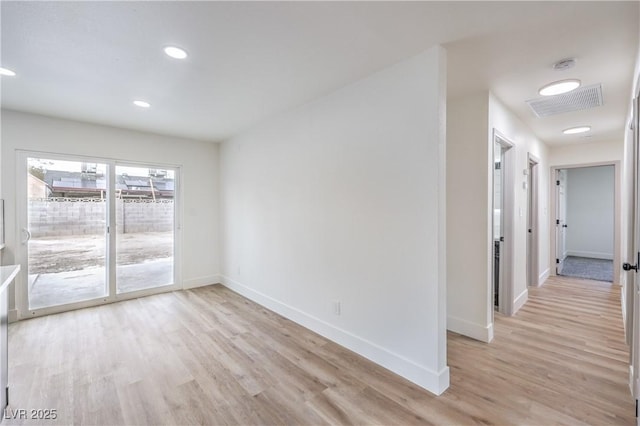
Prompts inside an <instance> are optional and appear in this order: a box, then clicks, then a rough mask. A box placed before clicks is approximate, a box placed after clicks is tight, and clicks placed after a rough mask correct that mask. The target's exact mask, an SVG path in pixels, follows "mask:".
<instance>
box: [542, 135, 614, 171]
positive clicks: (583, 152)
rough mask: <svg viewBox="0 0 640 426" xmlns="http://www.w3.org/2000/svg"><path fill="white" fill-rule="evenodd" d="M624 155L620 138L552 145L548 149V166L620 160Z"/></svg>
mask: <svg viewBox="0 0 640 426" xmlns="http://www.w3.org/2000/svg"><path fill="white" fill-rule="evenodd" d="M623 156H624V145H623V141H622V140H618V141H605V142H594V143H581V144H572V145H560V146H552V147H551V148H550V150H549V165H550V166H569V165H573V164H589V163H602V162H606V161H621V160H622V158H623Z"/></svg>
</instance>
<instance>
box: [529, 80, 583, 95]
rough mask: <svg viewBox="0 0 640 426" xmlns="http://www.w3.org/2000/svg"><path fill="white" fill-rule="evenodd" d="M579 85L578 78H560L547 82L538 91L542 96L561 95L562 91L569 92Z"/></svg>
mask: <svg viewBox="0 0 640 426" xmlns="http://www.w3.org/2000/svg"><path fill="white" fill-rule="evenodd" d="M578 87H580V80H576V79H571V80H560V81H554V82H553V83H549V84H547V85H546V86H544V87H542V88H541V89H540V90H538V93H540V95H542V96H554V95H561V94H563V93H567V92H570V91H572V90H575V89H577V88H578Z"/></svg>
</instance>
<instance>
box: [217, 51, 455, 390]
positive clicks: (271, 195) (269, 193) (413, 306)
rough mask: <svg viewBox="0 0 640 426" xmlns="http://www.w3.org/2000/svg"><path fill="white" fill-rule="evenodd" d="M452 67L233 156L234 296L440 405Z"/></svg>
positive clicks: (284, 122)
mask: <svg viewBox="0 0 640 426" xmlns="http://www.w3.org/2000/svg"><path fill="white" fill-rule="evenodd" d="M445 65H446V59H445V53H444V49H442V48H440V47H435V48H432V49H430V50H428V51H426V52H424V53H422V54H420V55H418V56H415V57H413V58H410V59H408V60H405V61H403V62H400V63H398V64H396V65H393V66H391V67H388V68H385V69H383V70H381V71H379V72H377V73H375V74H373V75H371V76H369V77H366V78H364V79H362V80H359V81H357V82H355V83H353V84H350V85H348V86H345V87H343V88H342V89H339V90H337V91H335V92H333V93H331V94H329V95H327V96H324V97H322V98H319V99H317V100H315V101H313V102H311V103H308V104H306V105H304V106H301V107H299V108H296V109H294V110H291V111H289V112H286V113H284V114H281V115H280V116H277V117H274V118H272V119H270V120H268V121H267V122H265V123H262V124H261V125H258V126H257V127H255V128H253V129H251V130H250V131H248V132H246V133H244V134H241V135H240V136H238V137H235V138H233V139H231V140H230V141H227V142H225V143H224V144H223V146H222V149H221V187H222V193H221V196H222V199H221V205H222V207H223V211H222V231H223V251H224V253H225V257H224V263H223V265H224V266H223V270H224V278H223V282H224V284H225V285H227V286H229V287H230V288H232V289H233V290H235V291H238V292H239V293H241V294H243V295H245V296H247V297H249V298H250V299H253V300H255V301H257V302H258V303H260V304H262V305H264V306H266V307H268V308H270V309H272V310H274V311H276V312H278V313H280V314H282V315H284V316H285V317H287V318H289V319H292V320H293V321H296V322H298V323H300V324H302V325H303V326H305V327H307V328H310V329H312V330H314V331H316V332H318V333H320V334H322V335H324V336H326V337H328V338H329V339H331V340H333V341H336V342H337V343H339V344H341V345H343V346H346V347H347V348H349V349H351V350H354V351H355V352H357V353H359V354H361V355H363V356H365V357H367V358H369V359H371V360H373V361H374V362H376V363H378V364H380V365H382V366H384V367H386V368H388V369H390V370H392V371H394V372H396V373H398V374H400V375H402V376H404V377H406V378H408V379H409V380H412V381H413V382H415V383H417V384H419V385H421V386H423V387H424V388H426V389H427V390H430V391H431V392H434V393H436V394H439V393H441V392H443V391H444V390H445V389H446V388H447V387H448V380H449V370H448V367H447V366H446V324H445V318H446V316H445V309H446V307H445V301H446V299H445V297H446V296H445V283H446V281H445V280H446V277H445V246H444V242H445V232H444V230H445V205H444V201H445V199H444V197H445V181H444V177H445V176H444V143H445V139H444V130H445V129H444V127H443V126H444V123H445V110H444V108H445V102H446V99H445V90H446V82H445V76H446V73H445Z"/></svg>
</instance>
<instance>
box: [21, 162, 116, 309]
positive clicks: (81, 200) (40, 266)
mask: <svg viewBox="0 0 640 426" xmlns="http://www.w3.org/2000/svg"><path fill="white" fill-rule="evenodd" d="M27 167H28V174H27V198H28V200H27V214H28V218H27V229H26V230H25V231H26V234H27V235H28V237H29V239H28V242H27V269H28V289H27V295H28V303H29V309H30V310H34V309H41V308H48V307H51V306H59V305H66V304H69V303H75V302H81V301H86V300H92V299H98V298H102V297H106V296H107V295H108V286H107V268H106V247H107V234H106V229H107V227H106V224H107V220H106V219H107V201H106V199H107V197H106V190H107V185H106V174H107V165H106V164H101V163H87V162H81V161H62V160H57V159H48V158H35V157H29V158H28V159H27Z"/></svg>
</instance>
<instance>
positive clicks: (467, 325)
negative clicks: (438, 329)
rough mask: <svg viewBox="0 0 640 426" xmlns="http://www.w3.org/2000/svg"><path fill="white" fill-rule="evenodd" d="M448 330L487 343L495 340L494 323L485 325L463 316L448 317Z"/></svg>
mask: <svg viewBox="0 0 640 426" xmlns="http://www.w3.org/2000/svg"><path fill="white" fill-rule="evenodd" d="M447 330H449V331H453V332H454V333H458V334H462V335H463V336H467V337H471V338H472V339H475V340H480V341H481V342H485V343H489V342H491V341H492V340H493V324H489V325H488V326H483V325H480V324H476V323H473V322H470V321H467V320H463V319H462V318H456V317H447Z"/></svg>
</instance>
